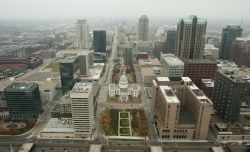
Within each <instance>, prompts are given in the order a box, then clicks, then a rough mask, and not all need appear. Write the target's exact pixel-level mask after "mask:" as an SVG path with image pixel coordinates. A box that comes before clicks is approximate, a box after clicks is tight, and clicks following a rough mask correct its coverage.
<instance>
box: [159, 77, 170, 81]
mask: <svg viewBox="0 0 250 152" xmlns="http://www.w3.org/2000/svg"><path fill="white" fill-rule="evenodd" d="M156 79H157V81H159V82H161V81H170V80H169V78H168V77H156Z"/></svg>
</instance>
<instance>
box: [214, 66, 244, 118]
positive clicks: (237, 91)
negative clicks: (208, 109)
mask: <svg viewBox="0 0 250 152" xmlns="http://www.w3.org/2000/svg"><path fill="white" fill-rule="evenodd" d="M238 72H239V69H238V67H237V65H236V64H234V63H233V62H222V63H220V64H218V71H217V73H216V78H215V83H214V91H213V103H214V108H215V110H216V113H217V114H218V116H219V117H220V118H221V119H222V120H223V121H225V122H238V121H239V119H240V109H241V103H242V102H244V101H245V99H246V83H245V81H244V79H243V77H242V76H241V75H239V73H238Z"/></svg>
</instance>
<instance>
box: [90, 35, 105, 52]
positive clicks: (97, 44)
mask: <svg viewBox="0 0 250 152" xmlns="http://www.w3.org/2000/svg"><path fill="white" fill-rule="evenodd" d="M93 35H94V41H93V45H94V52H102V53H106V31H104V30H98V31H93Z"/></svg>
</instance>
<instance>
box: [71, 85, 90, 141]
mask: <svg viewBox="0 0 250 152" xmlns="http://www.w3.org/2000/svg"><path fill="white" fill-rule="evenodd" d="M70 100H71V109H72V120H73V125H74V133H75V137H88V136H90V135H91V132H92V129H93V123H94V107H93V93H92V84H91V83H86V82H79V83H76V84H75V86H74V87H73V89H72V90H71V91H70Z"/></svg>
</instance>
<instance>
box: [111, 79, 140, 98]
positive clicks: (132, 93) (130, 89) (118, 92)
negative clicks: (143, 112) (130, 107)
mask: <svg viewBox="0 0 250 152" xmlns="http://www.w3.org/2000/svg"><path fill="white" fill-rule="evenodd" d="M139 94H140V86H139V85H138V84H129V83H128V78H127V76H126V75H125V74H123V75H121V77H120V80H119V84H118V85H116V84H109V97H115V96H116V97H119V100H120V101H121V102H127V101H128V100H129V99H131V98H138V97H139Z"/></svg>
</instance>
